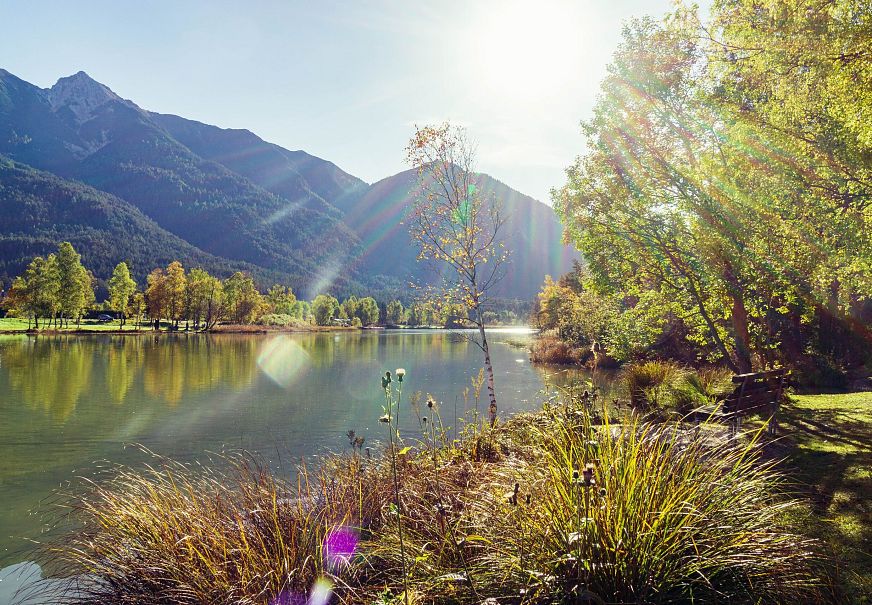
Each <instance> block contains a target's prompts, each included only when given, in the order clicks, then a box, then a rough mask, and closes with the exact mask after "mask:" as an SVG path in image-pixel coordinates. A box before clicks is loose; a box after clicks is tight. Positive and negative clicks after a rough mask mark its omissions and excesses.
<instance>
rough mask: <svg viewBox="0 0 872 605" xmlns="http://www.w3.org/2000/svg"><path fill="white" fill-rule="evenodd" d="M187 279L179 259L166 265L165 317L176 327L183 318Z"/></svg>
mask: <svg viewBox="0 0 872 605" xmlns="http://www.w3.org/2000/svg"><path fill="white" fill-rule="evenodd" d="M187 286H188V280H187V278H186V277H185V269H184V267H182V263H180V262H179V261H173V262H171V263H170V264H169V265H167V270H166V282H165V285H164V289H165V295H166V307H165V311H166V318H167V320H169V321H171V322H173V324H174V325H175V326H176V327H178V325H179V321H180V320H182V319H184V318H185V300H186V293H185V291H186V289H187Z"/></svg>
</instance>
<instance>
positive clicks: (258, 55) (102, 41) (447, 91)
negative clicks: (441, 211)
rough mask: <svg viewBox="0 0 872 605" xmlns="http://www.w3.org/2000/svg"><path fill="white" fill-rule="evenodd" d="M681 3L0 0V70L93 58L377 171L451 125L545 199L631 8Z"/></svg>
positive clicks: (493, 169) (131, 88) (203, 114)
mask: <svg viewBox="0 0 872 605" xmlns="http://www.w3.org/2000/svg"><path fill="white" fill-rule="evenodd" d="M671 7H672V1H671V0H538V1H528V2H521V1H516V0H466V1H460V0H438V1H437V0H432V1H425V0H421V1H409V0H406V1H399V0H398V1H392V0H373V1H366V0H356V1H347V2H337V1H333V0H321V1H318V2H297V1H295V0H294V1H291V0H285V1H266V0H259V1H258V0H252V1H248V2H229V1H224V0H149V1H142V0H140V1H133V0H106V1H97V0H78V1H75V2H73V1H70V0H58V1H54V2H51V1H45V0H0V67H2V68H5V69H7V70H8V71H10V72H12V73H13V74H15V75H17V76H18V77H20V78H22V79H24V80H27V81H29V82H32V83H33V84H36V85H38V86H41V87H44V88H45V87H49V86H51V85H52V84H53V83H54V82H55V81H56V80H57V79H58V78H60V77H62V76H67V75H70V74H73V73H75V72H77V71H80V70H83V71H85V72H87V73H88V74H89V75H90V76H91V77H92V78H94V79H95V80H98V81H99V82H102V83H103V84H105V85H107V86H108V87H109V88H111V89H112V90H113V91H114V92H116V93H117V94H118V95H120V96H121V97H123V98H126V99H130V100H132V101H134V102H135V103H137V104H138V105H139V106H140V107H143V108H144V109H148V110H150V111H157V112H160V113H172V114H177V115H181V116H184V117H186V118H190V119H194V120H198V121H201V122H205V123H208V124H214V125H216V126H221V127H223V128H247V129H248V130H251V131H252V132H254V133H255V134H257V135H259V136H260V137H262V138H263V139H265V140H267V141H270V142H273V143H277V144H279V145H281V146H282V147H286V148H288V149H302V150H304V151H307V152H308V153H311V154H313V155H317V156H319V157H322V158H325V159H328V160H330V161H332V162H334V163H336V164H337V165H338V166H339V167H340V168H342V169H343V170H345V171H346V172H349V173H351V174H353V175H355V176H357V177H359V178H362V179H363V180H365V181H367V182H370V183H372V182H375V181H378V180H380V179H382V178H385V177H388V176H390V175H392V174H395V173H397V172H400V171H401V170H405V169H406V168H408V166H407V165H406V164H405V162H404V154H403V148H404V147H405V145H406V143H407V142H408V140H409V137H410V136H411V134H412V132H413V131H414V127H415V125H423V124H428V123H434V122H442V121H444V120H450V121H451V122H453V123H455V124H458V125H462V126H463V127H465V128H466V130H467V132H468V135H469V137H470V138H471V139H472V140H474V141H475V142H476V144H477V163H476V165H477V168H478V169H479V170H480V171H482V172H486V173H488V174H490V175H492V176H494V177H496V178H498V179H500V180H502V181H504V182H505V183H507V184H509V185H510V186H511V187H514V188H515V189H517V190H519V191H521V192H523V193H526V194H528V195H531V196H533V197H534V198H536V199H539V200H541V201H543V202H546V203H548V202H549V201H550V195H549V191H550V189H551V188H552V187H559V186H561V185H562V184H563V183H564V170H565V168H566V167H567V166H569V165H570V164H571V163H572V161H573V159H574V158H575V157H576V156H578V155H579V154H580V153H582V152H583V150H584V139H583V137H582V136H581V134H580V128H579V123H580V121H581V120H584V119H587V118H588V117H589V116H590V114H591V110H592V108H593V104H594V102H595V99H596V95H597V91H598V88H599V82H600V81H601V80H602V78H603V77H604V76H605V74H606V66H607V64H608V63H609V61H610V58H611V56H612V53H613V52H614V50H615V48H616V46H617V44H618V41H619V36H620V31H621V24H622V22H623V21H624V20H626V19H628V18H631V17H634V16H641V15H645V14H649V15H653V16H660V15H662V14H664V13H665V12H666V11H668V10H670V8H671Z"/></svg>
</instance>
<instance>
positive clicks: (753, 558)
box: [51, 405, 821, 605]
mask: <svg viewBox="0 0 872 605" xmlns="http://www.w3.org/2000/svg"><path fill="white" fill-rule="evenodd" d="M388 407H389V408H391V409H394V408H393V406H392V405H388ZM389 411H390V410H389ZM428 412H430V413H429V416H430V418H431V420H430V422H431V424H435V423H433V422H432V419H433V418H434V415H435V414H434V410H432V409H428ZM437 419H438V416H437ZM386 424H388V425H392V424H393V423H392V422H390V423H386ZM434 429H435V427H431V428H430V429H429V432H428V434H427V435H426V437H425V439H424V442H423V443H422V444H421V447H420V448H408V447H404V448H403V449H402V450H399V451H397V450H396V449H395V445H396V444H395V443H394V444H390V445H391V446H392V447H390V449H388V450H387V451H386V454H387V455H383V456H374V457H373V458H371V459H370V458H368V457H365V456H360V455H359V454H357V455H355V454H351V455H344V456H340V455H337V456H333V457H329V458H327V459H325V460H324V461H323V464H322V465H321V466H320V467H319V468H318V469H317V470H314V471H307V470H306V469H302V470H301V472H300V475H299V479H298V481H297V482H296V483H294V484H291V483H289V482H286V481H283V480H280V479H278V478H276V477H275V475H274V474H272V473H270V472H269V471H268V470H266V469H265V468H263V467H262V466H259V465H257V464H255V463H253V462H252V461H251V460H249V459H245V458H237V459H234V460H233V461H232V464H230V466H229V470H228V471H226V472H218V471H215V470H208V469H204V468H200V467H192V466H183V465H179V464H175V463H171V462H166V461H159V464H157V465H155V466H153V467H152V468H151V469H149V470H148V471H146V472H144V473H140V472H133V471H122V472H121V473H119V474H118V475H117V477H116V478H115V479H113V480H111V481H109V482H108V483H101V484H99V485H94V486H93V489H92V490H91V492H90V493H89V494H88V495H87V496H86V497H84V498H81V499H78V500H76V501H75V510H74V512H75V515H76V518H78V519H79V520H80V521H82V522H83V523H84V527H85V529H84V530H82V531H81V532H79V533H78V534H75V535H74V536H73V537H72V538H71V539H70V540H69V541H68V542H66V543H64V544H59V545H57V546H56V547H55V548H54V549H53V550H52V551H51V557H52V558H53V559H54V560H55V561H62V562H64V563H65V565H66V567H65V570H66V572H67V573H70V574H85V575H86V577H88V578H90V580H89V581H87V582H85V583H81V585H80V589H81V590H82V591H83V592H82V595H81V596H78V597H74V596H70V595H71V593H67V596H66V601H61V600H58V602H75V603H106V604H112V603H125V604H134V605H135V604H139V603H143V604H145V603H192V604H193V603H197V604H201V603H202V604H206V603H209V604H212V603H228V604H230V603H234V604H239V603H264V604H276V605H278V604H283V603H295V602H297V601H293V600H291V596H294V595H303V596H304V597H305V595H309V596H311V594H312V593H313V586H315V585H316V583H318V582H320V584H318V586H320V587H321V588H320V589H319V590H323V587H324V585H325V584H324V583H325V582H329V584H330V585H331V586H332V594H333V597H332V598H333V601H332V602H341V603H376V602H378V603H389V602H393V603H398V602H403V601H405V599H408V600H409V602H414V603H480V602H482V601H483V600H484V599H487V598H495V599H498V601H499V602H500V603H503V604H510V603H516V604H520V603H536V604H539V603H543V604H544V603H586V602H590V603H652V604H654V603H724V602H730V603H758V602H759V603H798V602H802V603H815V602H821V598H820V595H819V594H818V579H817V578H818V577H819V569H818V568H817V567H816V565H818V563H819V559H818V558H817V555H816V554H815V548H816V545H815V544H814V543H813V542H811V541H809V540H806V539H804V538H802V537H801V536H800V535H799V532H797V531H796V528H794V527H792V526H791V525H790V521H789V518H790V517H789V515H787V514H786V513H787V512H788V511H789V510H790V509H791V508H792V506H793V502H791V501H790V500H789V499H786V498H785V497H784V496H783V495H782V494H781V479H780V477H779V475H778V473H777V472H776V471H775V469H774V468H773V465H772V463H769V462H763V461H761V459H760V458H759V456H758V448H757V445H756V442H755V438H754V436H753V435H751V436H750V437H749V438H748V439H747V440H746V442H745V445H743V446H739V447H737V446H736V445H735V443H732V444H731V443H721V442H718V441H717V440H716V439H715V438H714V437H713V436H710V431H708V429H707V427H706V426H705V425H703V427H702V430H701V431H700V436H699V437H695V436H694V435H695V434H696V432H695V431H693V430H684V427H682V426H681V425H680V424H674V423H659V424H654V423H646V422H642V421H640V420H638V419H630V420H628V421H625V422H624V423H623V424H611V423H610V421H609V419H608V417H605V418H603V419H602V421H601V423H600V424H598V425H594V424H593V423H592V422H591V416H590V415H589V413H588V412H587V411H586V410H585V409H584V408H583V407H579V408H577V409H575V408H574V409H567V408H566V406H562V405H552V406H548V407H546V408H545V409H544V410H543V411H542V412H539V413H536V414H519V415H516V416H514V417H511V418H509V419H507V420H506V421H505V422H503V421H500V422H499V423H497V424H496V425H495V426H494V427H488V426H482V425H480V424H478V423H475V424H470V425H468V426H467V428H466V431H467V432H468V434H467V435H466V436H465V438H464V439H463V440H462V442H463V444H464V445H463V446H460V445H458V443H459V440H454V441H452V442H450V443H446V440H445V438H444V432H443V431H438V430H435V431H434ZM711 433H712V434H713V431H712V432H711ZM482 438H484V440H485V441H486V442H487V443H488V444H489V446H488V448H489V450H488V455H487V456H486V457H484V456H480V455H477V454H476V452H475V448H476V447H481V445H480V444H481V442H482ZM392 439H393V438H392ZM398 503H399V504H398ZM339 530H341V531H342V532H345V533H346V534H350V535H351V536H353V537H355V538H359V544H356V546H355V548H353V549H351V552H349V553H346V554H345V555H343V557H341V559H340V561H339V562H338V563H337V561H336V560H335V558H331V557H330V556H329V551H330V548H329V547H326V548H325V544H328V545H329V544H330V543H331V536H333V535H334V534H335V532H336V531H339ZM343 535H345V534H343ZM325 550H326V551H327V552H326V553H325ZM283 599H284V600H283ZM301 602H302V601H301Z"/></svg>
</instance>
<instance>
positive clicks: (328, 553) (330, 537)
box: [321, 527, 357, 567]
mask: <svg viewBox="0 0 872 605" xmlns="http://www.w3.org/2000/svg"><path fill="white" fill-rule="evenodd" d="M356 549H357V532H355V531H354V530H351V529H349V528H347V527H336V528H334V529H333V530H331V531H330V533H328V534H327V537H326V538H324V544H323V545H322V549H321V551H322V554H323V556H324V562H325V563H326V564H327V565H328V566H333V567H338V566H342V565H347V564H348V563H349V562H350V561H351V558H352V557H353V556H354V552H355V550H356Z"/></svg>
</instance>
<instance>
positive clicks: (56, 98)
mask: <svg viewBox="0 0 872 605" xmlns="http://www.w3.org/2000/svg"><path fill="white" fill-rule="evenodd" d="M46 92H47V95H48V100H49V102H50V103H51V107H52V110H54V111H58V110H59V109H61V108H62V107H67V108H68V109H69V110H70V111H71V112H72V113H73V115H75V116H76V119H77V120H78V121H79V122H86V121H87V120H89V119H91V118H92V117H93V116H94V111H95V110H96V109H98V108H99V107H101V106H102V105H105V104H106V103H108V102H110V101H120V102H122V103H126V104H130V102H129V101H125V100H124V99H122V98H121V97H119V96H118V95H116V94H115V93H114V92H112V91H111V90H110V89H109V87H107V86H104V85H103V84H100V83H99V82H97V81H96V80H94V79H93V78H92V77H91V76H89V75H88V74H86V73H85V72H84V71H80V72H78V73H75V74H73V75H71V76H67V77H65V78H61V79H59V80H58V81H57V82H56V83H55V85H54V86H52V87H51V88H50V89H48V90H47V91H46Z"/></svg>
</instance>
